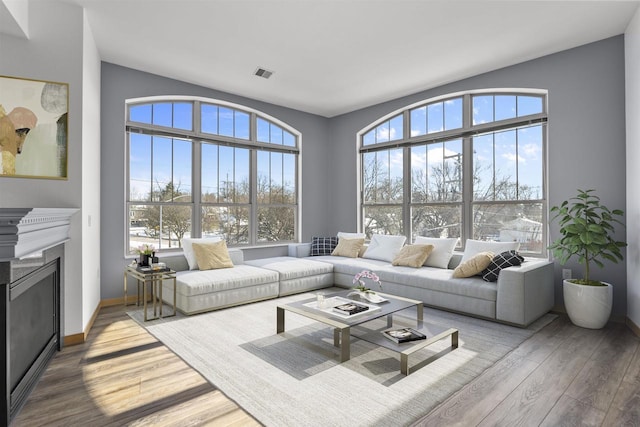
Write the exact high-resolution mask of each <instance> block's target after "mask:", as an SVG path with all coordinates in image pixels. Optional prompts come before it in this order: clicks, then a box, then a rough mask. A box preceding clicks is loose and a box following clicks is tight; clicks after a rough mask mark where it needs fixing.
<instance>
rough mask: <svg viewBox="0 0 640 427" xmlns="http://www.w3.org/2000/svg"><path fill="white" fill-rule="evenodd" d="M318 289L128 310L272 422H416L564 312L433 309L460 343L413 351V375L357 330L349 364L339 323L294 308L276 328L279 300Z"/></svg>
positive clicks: (402, 321) (407, 320) (398, 319)
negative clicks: (472, 313) (161, 312)
mask: <svg viewBox="0 0 640 427" xmlns="http://www.w3.org/2000/svg"><path fill="white" fill-rule="evenodd" d="M336 290H337V289H336ZM311 297H313V294H311V293H307V294H299V295H294V296H289V297H285V298H278V299H273V300H268V301H263V302H259V303H254V304H249V305H243V306H239V307H234V308H228V309H224V310H219V311H214V312H210V313H205V314H200V315H194V316H181V315H178V316H176V317H171V318H164V319H159V320H154V321H149V322H144V321H142V311H135V312H130V313H129V315H130V316H131V317H132V318H133V319H134V320H136V321H137V322H138V323H139V324H140V325H142V326H143V327H144V328H146V329H147V330H148V331H149V332H150V333H151V334H152V335H154V336H155V337H156V338H157V339H158V340H159V341H161V342H162V343H163V344H165V345H166V346H167V347H168V348H170V349H171V350H172V351H173V352H175V353H176V354H177V355H178V356H180V357H181V358H182V359H183V360H184V361H185V362H187V363H188V364H189V365H191V366H192V367H193V368H194V369H196V370H197V371H199V372H200V373H201V374H202V375H203V376H204V377H205V378H206V379H207V380H208V381H210V382H211V383H212V384H213V385H215V386H216V387H217V388H219V389H220V390H222V392H224V393H225V394H226V395H227V396H228V397H229V398H231V399H233V400H234V401H236V402H237V403H238V404H239V405H240V406H241V407H242V408H243V409H245V410H246V411H247V412H249V413H250V414H251V415H252V416H254V417H255V418H256V419H257V420H258V421H260V422H261V423H263V424H264V425H267V426H318V425H322V426H372V425H394V426H398V425H409V424H411V423H412V422H413V421H415V420H417V419H419V418H420V417H422V416H423V415H425V414H427V413H429V412H430V411H431V410H432V409H433V408H435V407H436V406H437V405H438V404H440V403H442V402H443V401H444V400H445V399H446V398H447V397H449V396H450V395H452V394H453V393H455V392H456V391H458V390H460V389H461V388H462V387H463V386H464V385H465V384H467V383H469V382H470V381H471V380H473V379H474V378H476V377H477V376H478V375H480V374H481V373H482V372H483V371H484V370H486V369H487V368H489V367H490V366H491V365H493V364H494V363H495V362H497V361H498V360H500V359H501V358H502V357H504V356H505V355H506V354H508V353H509V352H510V351H511V350H513V349H514V348H516V347H517V346H518V345H520V344H521V343H522V342H523V341H525V340H526V339H527V338H529V337H531V336H532V335H533V334H535V333H536V332H537V331H538V330H540V329H541V328H542V327H544V326H545V325H546V324H548V323H549V322H551V321H552V320H553V319H554V318H555V316H554V315H551V314H547V315H545V316H543V317H542V318H541V319H539V320H538V321H536V322H535V323H534V324H532V325H531V326H530V327H528V328H526V329H521V328H516V327H511V326H507V325H502V324H498V323H494V322H489V321H485V320H479V319H475V318H472V317H467V316H463V315H459V314H454V313H449V312H445V311H440V310H435V309H431V308H425V309H424V320H425V321H426V322H429V323H435V324H438V325H442V326H446V327H454V328H457V329H458V330H459V348H457V349H454V350H452V349H451V348H450V345H451V341H450V339H448V338H447V339H443V340H441V341H439V342H438V343H435V344H434V345H432V346H430V347H428V348H426V349H424V350H420V351H419V352H417V353H414V354H412V355H411V357H410V359H409V362H410V363H409V364H410V370H411V374H410V375H409V376H404V375H402V374H401V373H400V357H399V355H398V354H397V353H394V352H392V351H390V350H386V349H383V348H379V347H377V346H376V345H374V344H369V343H367V342H364V341H362V340H358V339H352V341H351V360H349V361H347V362H345V363H340V362H339V360H340V353H339V349H338V348H337V347H334V346H333V331H332V329H331V328H329V327H328V326H325V325H322V324H320V323H317V322H314V321H313V320H311V319H307V318H306V317H303V316H299V315H296V314H293V313H290V312H287V313H286V331H285V332H284V333H283V334H279V335H278V334H276V306H277V305H281V304H285V303H288V302H292V301H297V300H302V299H305V298H311ZM406 312H407V314H406V317H404V316H402V315H400V316H395V317H394V326H395V325H396V324H398V325H401V326H402V325H406V326H411V325H412V322H411V318H412V317H413V318H414V319H415V317H414V316H415V309H413V310H407V311H406ZM380 322H381V324H380V327H384V324H383V323H382V321H380Z"/></svg>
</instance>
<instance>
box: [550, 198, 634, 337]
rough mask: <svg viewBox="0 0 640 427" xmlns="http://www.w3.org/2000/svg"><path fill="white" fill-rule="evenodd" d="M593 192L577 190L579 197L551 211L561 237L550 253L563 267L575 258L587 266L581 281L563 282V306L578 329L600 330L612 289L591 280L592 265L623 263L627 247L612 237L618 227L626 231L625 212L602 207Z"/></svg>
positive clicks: (611, 300) (606, 319)
mask: <svg viewBox="0 0 640 427" xmlns="http://www.w3.org/2000/svg"><path fill="white" fill-rule="evenodd" d="M594 192H595V190H578V194H577V196H575V197H572V198H571V199H569V200H565V201H564V202H562V204H561V205H560V206H554V207H552V208H551V213H552V214H553V218H552V220H558V223H559V225H560V234H561V235H562V236H561V237H560V238H558V239H557V240H556V241H554V242H553V244H552V245H551V246H549V249H551V250H552V252H553V255H554V257H556V258H557V259H558V261H560V263H561V264H565V263H566V262H567V261H568V260H569V258H571V257H573V256H576V257H577V258H578V263H580V264H583V265H584V276H583V278H582V279H565V280H564V281H563V295H564V304H565V307H566V309H567V314H568V315H569V318H570V319H571V321H572V322H573V323H574V324H575V325H578V326H581V327H584V328H590V329H600V328H602V327H603V326H604V325H605V324H606V323H607V321H608V320H609V316H610V315H611V307H612V305H613V287H612V286H611V284H610V283H607V282H601V281H598V280H593V279H592V278H591V263H593V264H595V265H597V266H598V267H600V268H602V267H603V266H604V263H603V261H611V262H613V263H618V261H622V260H623V256H622V251H621V249H622V248H623V247H625V246H627V244H626V242H622V241H617V240H615V239H614V237H613V233H614V231H615V228H614V225H615V224H619V225H622V226H623V227H624V224H623V223H622V222H621V221H620V220H619V219H618V218H620V217H622V216H623V215H624V212H623V211H621V210H619V209H615V210H610V209H609V208H607V207H606V206H603V205H602V204H601V203H600V198H599V197H598V196H596V195H595V194H594Z"/></svg>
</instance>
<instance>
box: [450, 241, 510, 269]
mask: <svg viewBox="0 0 640 427" xmlns="http://www.w3.org/2000/svg"><path fill="white" fill-rule="evenodd" d="M518 248H520V243H519V242H485V241H483V240H472V239H467V241H466V243H465V245H464V254H463V255H462V259H461V260H460V263H461V264H462V263H463V262H465V261H467V260H469V259H470V258H472V257H473V256H474V255H476V254H479V253H480V252H493V253H494V254H499V253H501V252H504V251H511V250H514V251H517V250H518Z"/></svg>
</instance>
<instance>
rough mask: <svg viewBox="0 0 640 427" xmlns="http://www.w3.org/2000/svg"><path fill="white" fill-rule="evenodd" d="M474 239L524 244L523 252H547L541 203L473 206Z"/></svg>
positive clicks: (521, 246) (521, 249)
mask: <svg viewBox="0 0 640 427" xmlns="http://www.w3.org/2000/svg"><path fill="white" fill-rule="evenodd" d="M473 218H474V222H473V238H474V239H477V240H488V241H501V242H513V241H517V242H520V249H519V250H518V251H519V252H523V253H532V254H540V253H542V251H543V246H544V245H543V241H542V238H543V233H542V232H543V224H542V204H541V203H521V204H490V205H484V204H478V205H474V207H473Z"/></svg>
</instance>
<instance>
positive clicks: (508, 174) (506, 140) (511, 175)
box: [494, 131, 518, 200]
mask: <svg viewBox="0 0 640 427" xmlns="http://www.w3.org/2000/svg"><path fill="white" fill-rule="evenodd" d="M494 143H495V156H496V157H495V159H496V163H495V165H496V168H495V180H496V181H495V199H496V200H518V175H517V173H518V172H517V156H518V153H517V151H516V132H515V131H506V132H497V133H496V134H495V137H494Z"/></svg>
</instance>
